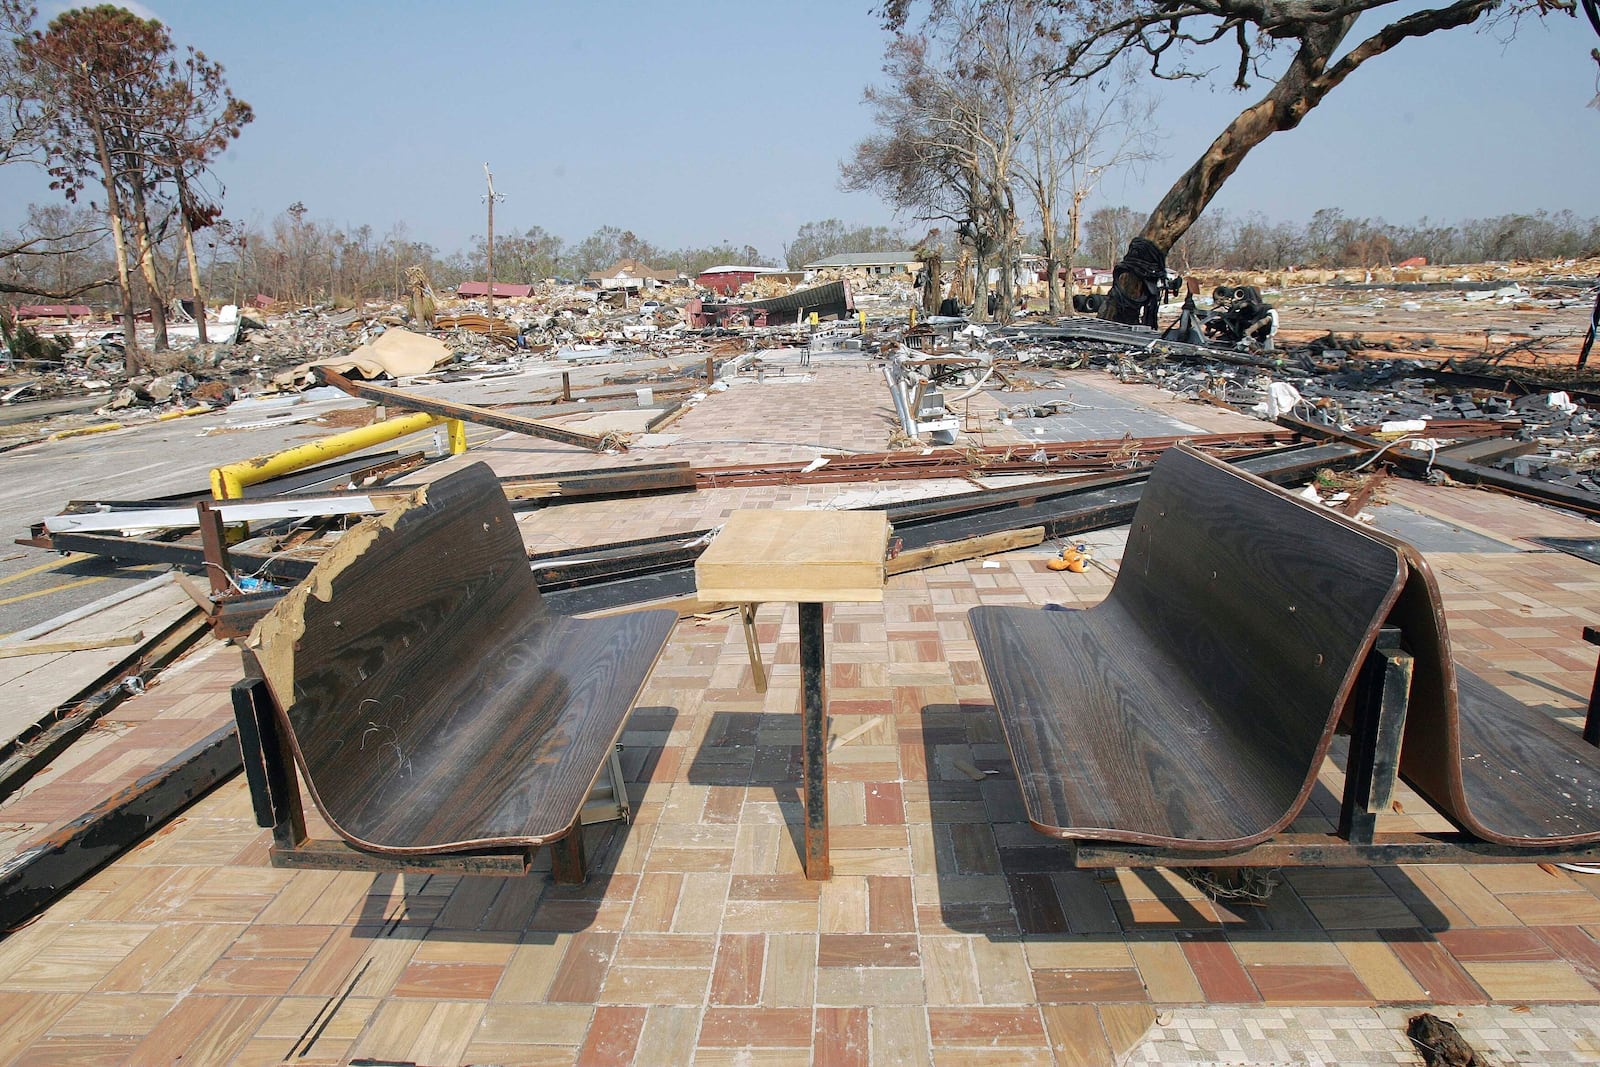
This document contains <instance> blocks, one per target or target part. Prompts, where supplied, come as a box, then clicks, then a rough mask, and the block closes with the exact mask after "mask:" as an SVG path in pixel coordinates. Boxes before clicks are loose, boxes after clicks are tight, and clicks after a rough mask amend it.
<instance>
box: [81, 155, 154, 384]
mask: <svg viewBox="0 0 1600 1067" xmlns="http://www.w3.org/2000/svg"><path fill="white" fill-rule="evenodd" d="M93 129H94V150H95V155H97V156H98V157H99V158H100V169H101V170H102V171H104V172H105V177H106V180H105V185H106V215H107V217H108V218H109V219H110V221H111V255H112V257H113V258H114V259H115V260H116V261H117V295H118V296H120V297H121V298H122V369H123V372H124V373H127V374H138V373H139V371H140V370H141V369H142V366H141V364H142V363H143V360H141V359H140V358H139V317H138V314H137V313H136V312H135V311H134V309H133V279H132V277H130V275H129V273H128V239H127V234H126V232H125V231H124V230H123V228H122V198H121V197H119V196H118V195H117V172H116V170H115V168H113V167H112V165H111V152H110V150H109V149H108V148H107V147H106V136H105V131H104V130H103V129H101V128H100V126H99V125H95V126H94V128H93Z"/></svg>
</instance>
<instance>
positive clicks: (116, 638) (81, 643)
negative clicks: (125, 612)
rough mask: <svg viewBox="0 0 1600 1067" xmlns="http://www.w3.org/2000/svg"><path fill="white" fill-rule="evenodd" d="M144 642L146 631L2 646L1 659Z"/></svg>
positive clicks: (116, 646) (49, 654)
mask: <svg viewBox="0 0 1600 1067" xmlns="http://www.w3.org/2000/svg"><path fill="white" fill-rule="evenodd" d="M143 640H144V631H143V630H139V631H137V632H135V633H131V634H95V635H92V636H89V637H79V638H76V639H74V640H71V641H29V642H27V643H25V644H21V645H4V646H0V659H15V658H17V657H18V656H53V655H56V654H57V653H61V652H91V651H93V650H94V649H97V648H120V647H122V646H123V645H136V644H138V643H139V642H140V641H143Z"/></svg>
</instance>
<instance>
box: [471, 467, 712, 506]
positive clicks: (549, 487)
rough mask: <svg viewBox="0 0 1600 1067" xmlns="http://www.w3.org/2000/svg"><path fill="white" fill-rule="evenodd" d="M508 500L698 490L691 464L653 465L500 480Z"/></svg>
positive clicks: (578, 497) (569, 498) (562, 498)
mask: <svg viewBox="0 0 1600 1067" xmlns="http://www.w3.org/2000/svg"><path fill="white" fill-rule="evenodd" d="M500 488H501V489H502V490H504V491H505V494H506V499H507V500H510V501H512V502H513V503H514V502H516V501H518V500H550V499H559V500H577V499H588V498H594V497H603V496H635V495H640V494H644V493H670V492H679V491H684V490H689V491H692V490H693V489H694V488H695V473H694V469H693V468H691V467H690V466H689V464H688V463H681V462H680V463H652V464H648V465H645V466H639V467H618V468H615V469H612V470H592V471H555V472H553V473H550V474H531V475H522V476H517V477H510V478H501V479H500Z"/></svg>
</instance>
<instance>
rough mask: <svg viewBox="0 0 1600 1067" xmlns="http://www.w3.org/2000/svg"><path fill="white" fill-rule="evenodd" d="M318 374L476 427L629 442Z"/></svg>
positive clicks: (591, 443) (354, 390)
mask: <svg viewBox="0 0 1600 1067" xmlns="http://www.w3.org/2000/svg"><path fill="white" fill-rule="evenodd" d="M314 370H315V372H316V374H317V376H318V377H319V378H321V379H322V381H324V382H326V383H327V384H328V385H331V386H333V387H334V388H336V389H341V390H343V391H344V392H346V393H349V394H350V395H351V396H357V397H360V398H361V399H363V400H371V401H374V402H376V403H379V404H384V405H387V406H389V407H392V408H395V409H397V410H398V409H403V410H406V411H420V412H423V413H425V414H428V415H438V416H440V417H441V418H446V419H460V420H462V421H463V422H470V423H473V424H474V425H476V426H490V427H493V428H494V429H496V430H505V431H506V432H508V433H520V434H526V435H527V436H529V437H540V438H543V439H544V440H547V441H557V442H560V443H561V444H564V445H576V446H578V447H579V448H587V449H590V450H591V451H594V452H605V451H608V450H612V449H615V450H619V451H620V450H624V449H626V447H627V446H626V445H625V444H624V443H623V441H622V438H621V437H619V436H618V435H617V434H614V433H608V434H605V435H604V436H600V437H597V436H595V435H594V434H588V433H580V432H579V431H577V430H568V429H565V428H563V427H560V426H552V425H550V424H549V423H546V422H540V421H538V420H537V419H525V418H522V417H520V416H517V415H505V414H502V413H500V412H498V411H491V410H490V409H488V408H481V407H478V406H477V405H475V404H458V403H456V402H455V401H453V400H441V399H439V398H437V397H427V396H417V395H416V394H415V393H408V392H405V391H404V390H402V389H392V388H389V387H388V386H383V385H372V384H370V383H368V382H356V381H351V380H350V379H349V378H346V377H345V376H344V375H342V374H340V373H339V372H338V371H332V370H329V369H328V368H327V367H316V368H314Z"/></svg>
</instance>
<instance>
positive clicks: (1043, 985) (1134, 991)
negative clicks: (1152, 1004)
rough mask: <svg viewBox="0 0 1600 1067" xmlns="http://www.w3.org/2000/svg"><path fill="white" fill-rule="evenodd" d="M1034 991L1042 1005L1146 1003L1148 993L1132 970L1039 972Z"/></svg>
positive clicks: (1137, 973) (1034, 978) (1036, 972)
mask: <svg viewBox="0 0 1600 1067" xmlns="http://www.w3.org/2000/svg"><path fill="white" fill-rule="evenodd" d="M1033 988H1034V990H1035V994H1036V995H1037V997H1038V999H1039V1003H1041V1004H1104V1003H1108V1002H1113V1001H1147V1000H1149V999H1150V993H1149V991H1147V990H1146V989H1145V987H1144V982H1143V981H1142V980H1141V979H1140V978H1139V972H1138V971H1135V970H1131V969H1114V970H1078V971H1060V970H1039V971H1034V972H1033Z"/></svg>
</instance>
